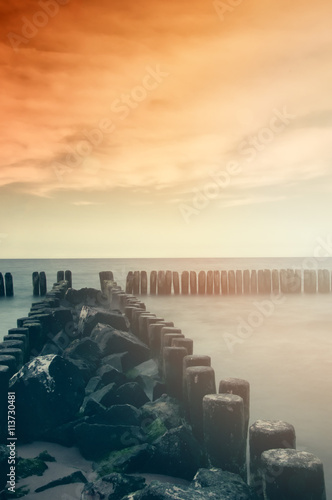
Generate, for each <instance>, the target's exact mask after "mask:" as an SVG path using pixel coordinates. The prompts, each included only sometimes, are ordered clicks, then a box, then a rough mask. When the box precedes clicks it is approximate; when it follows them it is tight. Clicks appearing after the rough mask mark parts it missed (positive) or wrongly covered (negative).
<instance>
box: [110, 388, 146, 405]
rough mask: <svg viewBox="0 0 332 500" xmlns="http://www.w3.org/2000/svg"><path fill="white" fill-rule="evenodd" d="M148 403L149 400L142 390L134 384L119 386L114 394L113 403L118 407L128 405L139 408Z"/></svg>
mask: <svg viewBox="0 0 332 500" xmlns="http://www.w3.org/2000/svg"><path fill="white" fill-rule="evenodd" d="M148 401H150V400H149V398H148V397H147V395H146V394H145V392H144V390H143V389H142V388H141V387H140V386H139V385H138V384H137V383H136V382H128V383H127V384H123V385H121V386H120V387H119V388H118V390H117V391H116V394H115V403H116V404H118V405H126V404H129V405H132V406H135V407H136V408H140V407H141V406H143V405H145V403H147V402H148Z"/></svg>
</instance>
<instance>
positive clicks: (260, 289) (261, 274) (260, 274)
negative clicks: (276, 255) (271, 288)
mask: <svg viewBox="0 0 332 500" xmlns="http://www.w3.org/2000/svg"><path fill="white" fill-rule="evenodd" d="M258 293H261V294H264V293H265V279H264V271H263V270H262V269H259V270H258Z"/></svg>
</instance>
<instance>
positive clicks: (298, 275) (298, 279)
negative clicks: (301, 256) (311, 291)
mask: <svg viewBox="0 0 332 500" xmlns="http://www.w3.org/2000/svg"><path fill="white" fill-rule="evenodd" d="M294 281H295V283H294V293H301V292H302V271H301V269H295V272H294Z"/></svg>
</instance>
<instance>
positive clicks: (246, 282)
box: [243, 269, 250, 295]
mask: <svg viewBox="0 0 332 500" xmlns="http://www.w3.org/2000/svg"><path fill="white" fill-rule="evenodd" d="M243 293H244V294H246V295H249V293H250V272H249V269H246V270H245V271H243Z"/></svg>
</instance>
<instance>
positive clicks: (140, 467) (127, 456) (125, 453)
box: [94, 444, 154, 477]
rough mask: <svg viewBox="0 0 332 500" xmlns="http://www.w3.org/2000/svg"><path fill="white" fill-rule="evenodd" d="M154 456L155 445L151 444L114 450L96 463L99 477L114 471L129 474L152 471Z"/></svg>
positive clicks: (95, 467)
mask: <svg viewBox="0 0 332 500" xmlns="http://www.w3.org/2000/svg"><path fill="white" fill-rule="evenodd" d="M153 457H154V447H153V446H151V445H149V444H141V445H135V446H132V447H130V448H125V449H123V450H121V451H114V452H112V453H111V454H110V455H109V456H108V457H107V458H105V459H104V460H101V461H100V462H98V463H95V464H94V469H95V470H96V472H97V474H98V476H99V477H103V476H105V475H107V474H111V473H112V472H123V473H127V474H131V473H137V472H151V471H152V468H153V466H152V463H153Z"/></svg>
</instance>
